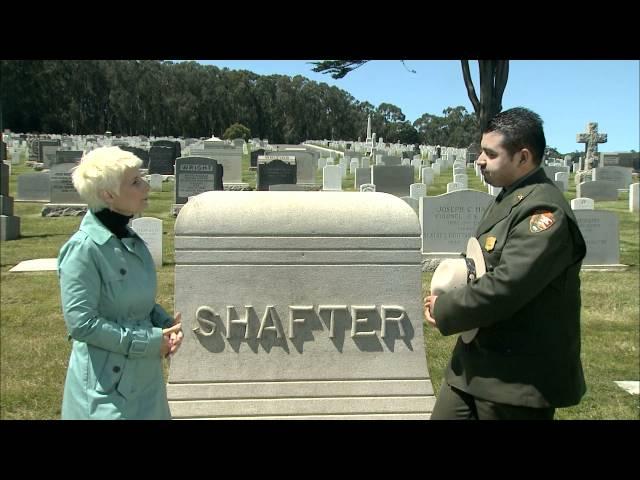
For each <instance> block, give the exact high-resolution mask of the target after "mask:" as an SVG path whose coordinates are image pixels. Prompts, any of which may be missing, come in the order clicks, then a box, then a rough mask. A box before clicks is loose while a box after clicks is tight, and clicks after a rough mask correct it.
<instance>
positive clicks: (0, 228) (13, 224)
mask: <svg viewBox="0 0 640 480" xmlns="http://www.w3.org/2000/svg"><path fill="white" fill-rule="evenodd" d="M18 238H20V217H16V216H15V215H0V240H1V241H3V242H4V241H7V240H16V239H18Z"/></svg>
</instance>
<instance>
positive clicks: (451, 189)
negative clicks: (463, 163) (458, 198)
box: [447, 182, 465, 193]
mask: <svg viewBox="0 0 640 480" xmlns="http://www.w3.org/2000/svg"><path fill="white" fill-rule="evenodd" d="M464 188H465V187H464V185H463V184H462V183H456V182H449V183H447V193H451V192H455V191H456V190H463V189H464Z"/></svg>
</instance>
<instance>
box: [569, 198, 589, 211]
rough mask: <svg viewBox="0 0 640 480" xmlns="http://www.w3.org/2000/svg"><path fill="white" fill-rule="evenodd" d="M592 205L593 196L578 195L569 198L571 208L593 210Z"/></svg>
mask: <svg viewBox="0 0 640 480" xmlns="http://www.w3.org/2000/svg"><path fill="white" fill-rule="evenodd" d="M594 205H595V202H594V201H593V198H586V197H578V198H574V199H573V200H571V209H572V210H593V209H594Z"/></svg>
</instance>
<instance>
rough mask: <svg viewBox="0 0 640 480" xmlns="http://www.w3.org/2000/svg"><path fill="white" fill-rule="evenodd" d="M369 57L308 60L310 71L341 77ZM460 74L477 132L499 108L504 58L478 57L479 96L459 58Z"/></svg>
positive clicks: (505, 75) (465, 62)
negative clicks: (471, 108)
mask: <svg viewBox="0 0 640 480" xmlns="http://www.w3.org/2000/svg"><path fill="white" fill-rule="evenodd" d="M368 61H369V60H323V61H320V62H311V63H313V64H314V65H315V67H314V68H313V71H314V72H321V73H329V74H331V76H332V77H333V78H335V79H340V78H343V77H344V76H345V75H347V74H348V73H349V72H352V71H353V70H355V69H356V68H360V67H361V66H362V65H364V64H365V63H367V62H368ZM460 62H461V64H462V76H463V78H464V84H465V86H466V88H467V95H468V97H469V100H471V104H472V105H473V109H474V111H475V115H476V119H477V126H478V130H477V134H476V137H477V138H479V137H480V133H481V132H483V131H484V129H485V127H486V126H487V124H488V122H489V120H491V118H492V117H493V116H494V115H495V114H496V113H499V112H500V111H501V110H502V95H503V94H504V89H505V87H506V85H507V79H508V78H509V61H508V60H478V67H479V72H480V98H479V99H478V96H477V94H476V90H475V87H474V85H473V79H472V78H471V72H470V70H469V61H468V60H461V61H460Z"/></svg>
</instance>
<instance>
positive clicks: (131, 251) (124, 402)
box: [58, 211, 173, 419]
mask: <svg viewBox="0 0 640 480" xmlns="http://www.w3.org/2000/svg"><path fill="white" fill-rule="evenodd" d="M129 232H131V233H132V234H133V237H130V238H126V237H125V238H123V239H122V240H119V239H118V238H117V237H116V236H115V235H113V233H111V231H109V229H107V228H106V227H105V226H104V225H103V224H102V222H100V220H98V218H96V216H95V215H94V214H93V212H91V211H89V212H87V214H86V215H85V217H84V218H83V220H82V223H81V224H80V228H79V230H78V231H77V232H76V233H75V234H74V235H73V236H72V237H71V238H70V239H69V241H68V242H67V243H66V244H64V245H63V247H62V249H61V250H60V255H59V256H58V275H59V278H60V291H61V297H62V310H63V313H64V320H65V323H66V325H67V331H68V332H69V336H70V337H71V338H73V340H74V342H73V347H72V350H71V357H70V359H69V367H68V370H67V378H66V382H65V385H64V395H63V400H62V418H63V419H116V418H122V419H168V418H170V413H169V407H168V403H167V393H166V386H165V384H164V377H163V369H162V358H161V356H160V345H161V342H162V328H166V327H168V326H170V325H171V324H172V323H173V319H172V318H171V316H170V315H169V314H168V313H167V312H166V311H165V310H164V309H163V308H162V307H161V306H160V305H158V304H157V303H156V302H155V296H156V271H155V266H154V263H153V259H152V257H151V254H150V253H149V250H148V249H147V246H146V245H145V243H144V241H143V240H142V239H141V238H140V237H139V236H138V235H137V234H136V233H135V232H133V230H131V229H129Z"/></svg>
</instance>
